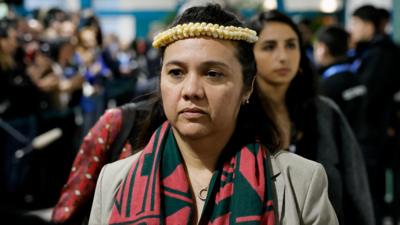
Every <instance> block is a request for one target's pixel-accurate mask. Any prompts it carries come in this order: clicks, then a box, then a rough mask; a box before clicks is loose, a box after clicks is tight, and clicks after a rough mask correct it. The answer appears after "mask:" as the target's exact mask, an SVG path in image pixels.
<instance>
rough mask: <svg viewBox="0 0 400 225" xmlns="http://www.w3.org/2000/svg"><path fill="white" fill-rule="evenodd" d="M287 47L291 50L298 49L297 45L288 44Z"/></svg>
mask: <svg viewBox="0 0 400 225" xmlns="http://www.w3.org/2000/svg"><path fill="white" fill-rule="evenodd" d="M287 47H288V48H289V49H296V48H297V45H296V43H288V44H287Z"/></svg>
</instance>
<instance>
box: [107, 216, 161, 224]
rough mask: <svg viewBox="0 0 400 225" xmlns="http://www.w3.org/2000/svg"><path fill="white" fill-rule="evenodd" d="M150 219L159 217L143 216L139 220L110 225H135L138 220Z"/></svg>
mask: <svg viewBox="0 0 400 225" xmlns="http://www.w3.org/2000/svg"><path fill="white" fill-rule="evenodd" d="M150 218H160V216H159V215H151V216H143V217H140V218H138V219H135V220H130V221H125V222H121V223H113V224H111V225H130V224H134V223H137V222H139V221H140V220H143V219H150ZM143 224H146V223H143ZM161 224H162V223H161Z"/></svg>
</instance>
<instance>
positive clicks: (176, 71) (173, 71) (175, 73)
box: [168, 69, 183, 77]
mask: <svg viewBox="0 0 400 225" xmlns="http://www.w3.org/2000/svg"><path fill="white" fill-rule="evenodd" d="M168 74H169V75H171V76H173V77H177V76H182V74H183V73H182V70H180V69H171V70H169V71H168Z"/></svg>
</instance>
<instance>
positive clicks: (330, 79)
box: [314, 26, 367, 131]
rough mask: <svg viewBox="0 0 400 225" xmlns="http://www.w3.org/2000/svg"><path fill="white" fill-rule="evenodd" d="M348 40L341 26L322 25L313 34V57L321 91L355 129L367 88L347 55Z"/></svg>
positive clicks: (358, 122)
mask: <svg viewBox="0 0 400 225" xmlns="http://www.w3.org/2000/svg"><path fill="white" fill-rule="evenodd" d="M349 39H350V36H349V34H348V33H347V32H346V30H344V29H343V28H341V27H337V26H327V27H322V28H321V29H320V30H318V32H317V34H316V40H315V43H314V60H315V63H316V64H317V65H318V67H319V68H318V73H319V74H320V89H321V94H322V95H325V96H327V97H329V98H331V99H332V100H333V101H335V103H336V104H337V105H338V106H339V107H340V109H341V110H342V111H343V113H344V115H345V116H346V118H347V121H348V122H349V124H350V126H351V127H352V128H353V131H355V129H357V128H358V126H359V125H360V121H359V120H361V117H360V115H359V113H361V112H360V108H361V106H362V102H363V99H364V98H363V96H365V95H366V93H367V89H366V87H365V85H362V84H360V82H359V81H358V78H357V77H356V74H355V73H354V72H355V71H354V70H353V64H352V60H351V59H350V58H349V57H347V51H348V49H349V41H350V40H349Z"/></svg>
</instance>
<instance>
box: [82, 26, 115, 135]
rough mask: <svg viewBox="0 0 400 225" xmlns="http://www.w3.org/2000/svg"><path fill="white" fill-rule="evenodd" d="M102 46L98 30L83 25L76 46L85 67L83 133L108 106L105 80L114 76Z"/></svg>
mask: <svg viewBox="0 0 400 225" xmlns="http://www.w3.org/2000/svg"><path fill="white" fill-rule="evenodd" d="M101 51H102V49H101V46H100V45H99V43H98V42H97V39H96V30H95V29H94V28H91V27H83V28H81V29H80V30H79V32H78V46H77V48H76V52H77V57H78V61H79V63H80V64H81V65H82V66H83V67H84V77H85V82H84V84H83V98H82V103H81V106H82V111H83V121H84V122H83V123H84V124H83V133H87V132H88V130H89V129H90V127H92V126H93V124H94V123H95V122H96V121H97V120H98V119H99V117H100V116H101V115H102V114H103V112H104V110H105V108H106V102H105V90H104V87H105V82H106V80H107V79H109V78H110V77H111V76H112V73H111V70H110V69H109V68H108V66H107V65H106V64H105V61H104V58H103V56H102V54H101Z"/></svg>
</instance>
